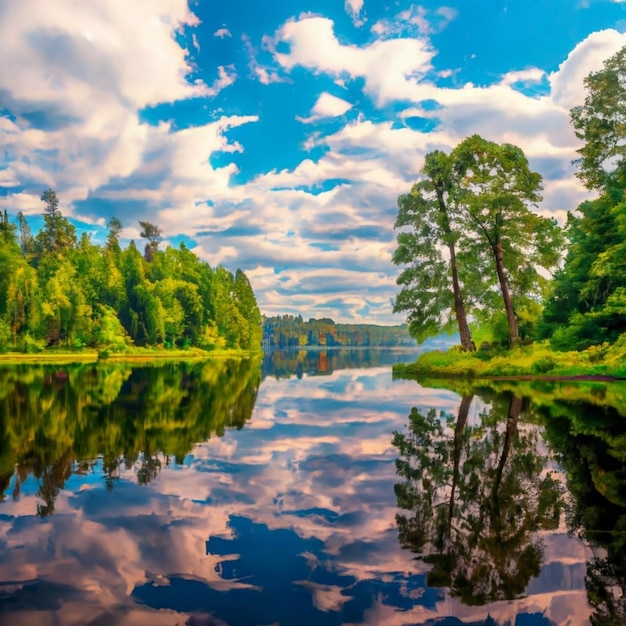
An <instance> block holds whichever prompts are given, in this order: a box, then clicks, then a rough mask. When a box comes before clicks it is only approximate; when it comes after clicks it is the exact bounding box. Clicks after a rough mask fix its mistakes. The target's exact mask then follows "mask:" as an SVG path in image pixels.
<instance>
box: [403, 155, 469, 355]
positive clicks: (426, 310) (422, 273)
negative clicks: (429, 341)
mask: <svg viewBox="0 0 626 626" xmlns="http://www.w3.org/2000/svg"><path fill="white" fill-rule="evenodd" d="M421 173H422V175H423V179H422V180H420V181H419V182H417V183H416V184H415V185H413V187H412V188H411V191H410V192H409V193H407V194H403V195H401V196H400V197H399V198H398V217H397V219H396V223H395V227H396V228H405V227H408V230H403V231H401V232H400V233H399V234H398V237H397V241H398V247H397V248H396V251H395V253H394V256H393V261H394V263H396V264H397V265H407V266H408V267H406V269H404V270H403V271H402V273H401V274H400V276H399V277H398V280H397V282H398V284H399V285H402V289H401V290H400V293H399V294H398V296H397V298H396V301H395V305H394V311H395V312H398V311H408V313H409V316H408V321H409V327H410V331H411V334H412V335H413V336H414V337H415V338H416V339H417V340H418V341H423V340H424V339H426V338H427V337H429V336H431V335H435V334H437V333H439V332H441V331H443V330H447V329H449V328H450V326H451V322H452V323H453V320H452V316H454V319H455V320H456V325H457V327H458V330H459V335H460V340H461V346H462V348H463V349H464V350H468V351H472V350H474V344H473V342H472V336H471V332H470V328H469V324H468V322H467V313H466V306H465V299H464V296H463V290H462V284H461V280H460V278H459V267H458V262H457V252H456V242H457V240H458V236H459V235H458V232H456V231H455V230H454V229H453V226H452V221H451V215H450V210H451V208H452V207H451V205H453V204H454V202H455V196H456V194H457V191H458V186H457V184H456V177H455V174H454V171H453V162H452V160H451V158H450V156H449V155H447V154H445V153H444V152H442V151H440V150H436V151H434V152H431V153H429V154H427V155H426V159H425V162H424V167H423V168H422V170H421ZM444 250H445V251H446V252H447V258H446V256H445V255H444Z"/></svg>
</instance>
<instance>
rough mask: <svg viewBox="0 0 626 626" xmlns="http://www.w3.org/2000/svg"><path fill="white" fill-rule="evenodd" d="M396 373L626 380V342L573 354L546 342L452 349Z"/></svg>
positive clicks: (423, 356)
mask: <svg viewBox="0 0 626 626" xmlns="http://www.w3.org/2000/svg"><path fill="white" fill-rule="evenodd" d="M393 371H394V375H396V376H408V377H416V376H419V377H429V378H491V379H505V380H506V379H509V380H510V379H513V378H515V379H524V380H539V379H540V380H566V379H567V380H574V379H580V380H585V379H586V380H590V379H605V380H608V379H611V380H614V379H626V340H619V341H617V342H616V343H615V344H613V345H608V344H605V345H601V346H593V347H591V348H588V349H587V350H583V351H570V352H556V351H554V350H552V349H551V348H550V346H549V345H548V344H547V342H542V343H534V344H530V345H526V346H518V347H516V348H513V349H512V350H493V349H482V350H478V351H477V352H461V351H460V350H459V348H458V347H453V348H450V349H449V350H447V351H445V352H441V351H438V350H436V351H432V352H424V353H422V354H421V355H420V356H419V357H418V359H417V361H415V363H408V364H405V363H403V364H398V365H395V366H394V368H393Z"/></svg>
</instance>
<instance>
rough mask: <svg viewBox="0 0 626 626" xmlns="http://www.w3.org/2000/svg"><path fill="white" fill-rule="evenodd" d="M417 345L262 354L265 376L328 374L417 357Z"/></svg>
mask: <svg viewBox="0 0 626 626" xmlns="http://www.w3.org/2000/svg"><path fill="white" fill-rule="evenodd" d="M417 354H418V350H417V349H416V348H405V349H399V348H396V349H389V348H334V349H333V348H328V349H310V348H307V349H302V350H296V349H291V350H271V351H268V352H266V353H265V355H264V357H263V378H265V377H266V376H273V377H275V378H276V379H279V378H290V377H291V376H296V377H297V378H302V377H303V376H304V375H307V376H329V375H331V374H332V373H333V372H334V371H336V370H342V369H358V368H369V367H381V366H384V365H393V364H394V363H405V362H409V361H412V360H415V358H416V356H417Z"/></svg>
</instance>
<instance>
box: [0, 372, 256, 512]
mask: <svg viewBox="0 0 626 626" xmlns="http://www.w3.org/2000/svg"><path fill="white" fill-rule="evenodd" d="M259 383H260V367H259V363H258V362H255V361H250V360H241V361H211V362H203V363H198V362H196V363H192V362H190V363H182V364H171V363H170V364H165V365H160V366H155V365H154V364H153V365H144V366H141V367H138V366H136V365H134V366H133V365H130V364H128V363H117V364H106V365H98V366H96V365H73V366H72V365H68V366H64V367H62V368H59V367H55V366H32V367H14V368H3V369H0V389H2V394H1V395H0V427H1V432H2V434H3V439H2V448H1V449H0V488H2V489H1V490H0V493H2V492H4V491H5V489H6V487H7V486H8V485H9V483H10V482H12V489H11V491H10V493H11V497H12V498H13V499H15V500H17V499H19V496H20V492H21V488H22V483H23V482H24V481H26V480H27V479H28V477H29V476H30V477H34V478H35V480H36V482H37V484H38V491H37V495H38V496H39V498H40V500H41V501H40V502H38V503H37V514H38V515H39V516H40V517H45V516H47V515H50V514H52V513H54V510H55V500H56V497H57V495H58V493H59V491H60V490H61V489H62V488H63V486H64V485H65V483H66V481H67V480H68V478H69V477H70V476H71V475H72V474H77V475H88V474H90V473H92V472H93V471H94V465H95V464H96V459H97V457H101V461H100V463H99V467H100V469H101V471H102V473H103V474H104V482H105V484H106V487H107V489H108V490H111V489H112V488H113V486H114V485H115V483H116V481H117V480H118V479H119V477H120V474H121V472H122V471H123V470H130V469H133V470H134V472H135V473H136V476H137V480H138V482H139V484H143V485H146V484H148V483H149V482H151V481H152V480H154V478H155V477H156V476H157V474H158V473H159V471H160V469H161V467H162V466H163V465H166V466H167V465H169V464H170V462H172V461H176V462H178V463H181V462H182V460H183V458H184V457H185V455H186V454H187V453H188V452H189V450H190V449H191V448H192V446H193V445H194V443H196V442H197V441H202V440H204V439H208V438H209V437H211V436H212V435H222V434H223V433H224V429H225V428H226V427H236V428H241V427H242V426H243V424H244V423H245V422H246V421H247V420H249V419H250V417H251V416H252V409H253V407H254V403H255V399H256V394H257V391H258V386H259ZM162 451H167V456H164V455H163V453H162ZM4 497H6V494H5V496H4Z"/></svg>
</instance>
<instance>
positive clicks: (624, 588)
mask: <svg viewBox="0 0 626 626" xmlns="http://www.w3.org/2000/svg"><path fill="white" fill-rule="evenodd" d="M541 412H542V414H543V416H544V417H545V423H546V439H547V440H548V442H549V443H550V445H551V447H552V448H553V450H554V451H555V452H556V453H557V454H558V455H559V459H560V461H561V463H562V465H563V467H564V469H565V471H566V476H567V486H568V489H569V491H570V494H571V510H570V512H569V513H570V514H569V520H568V522H569V527H570V530H571V531H572V532H576V533H578V534H579V535H580V536H581V537H583V538H584V539H585V540H586V541H587V542H588V543H589V544H590V546H591V548H592V551H593V557H592V558H591V559H590V560H589V561H588V562H587V574H586V576H585V586H586V588H587V599H588V601H589V604H590V605H591V606H592V607H593V609H594V612H593V615H592V616H591V623H592V624H593V625H594V626H622V625H623V624H626V419H625V418H626V415H625V414H623V412H624V408H622V411H621V412H620V410H618V409H617V408H615V407H610V406H605V407H598V406H592V405H591V404H588V403H582V402H578V403H566V402H553V403H551V404H549V405H546V406H543V407H541Z"/></svg>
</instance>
